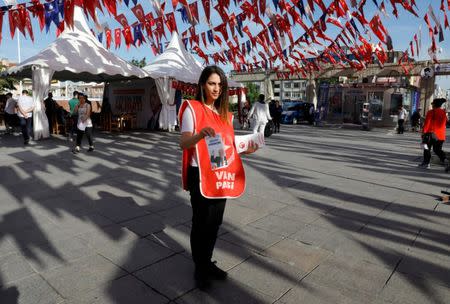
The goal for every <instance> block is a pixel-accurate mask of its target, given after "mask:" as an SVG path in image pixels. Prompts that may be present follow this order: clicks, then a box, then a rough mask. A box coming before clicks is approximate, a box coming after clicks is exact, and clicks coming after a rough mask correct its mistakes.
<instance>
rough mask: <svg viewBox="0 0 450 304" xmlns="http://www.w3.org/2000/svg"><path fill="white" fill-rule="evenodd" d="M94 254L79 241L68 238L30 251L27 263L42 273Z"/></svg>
mask: <svg viewBox="0 0 450 304" xmlns="http://www.w3.org/2000/svg"><path fill="white" fill-rule="evenodd" d="M94 253H95V252H94V251H93V250H92V249H91V248H89V247H88V246H87V245H86V244H84V243H83V242H82V241H81V240H80V239H77V238H70V239H67V240H62V241H56V242H51V243H48V244H42V245H41V246H40V247H39V249H37V250H32V255H31V254H30V255H29V256H27V261H28V263H30V265H31V266H32V267H33V269H35V270H36V271H37V272H42V271H46V270H50V269H53V268H57V267H61V266H64V265H67V264H68V263H70V262H72V261H74V260H77V259H79V258H82V257H86V256H90V255H93V254H94Z"/></svg>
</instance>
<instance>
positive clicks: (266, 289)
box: [229, 256, 306, 299]
mask: <svg viewBox="0 0 450 304" xmlns="http://www.w3.org/2000/svg"><path fill="white" fill-rule="evenodd" d="M305 274H306V273H305V272H304V271H302V270H300V269H298V268H295V267H291V266H290V265H288V264H285V263H282V262H279V261H277V260H274V259H271V258H267V257H262V256H253V257H251V258H249V259H248V260H246V261H245V262H244V263H242V264H240V265H238V266H236V267H235V268H233V269H232V270H231V271H230V272H229V275H230V276H231V277H232V278H233V279H234V280H236V281H238V282H239V283H240V284H245V285H248V286H250V287H251V288H254V289H256V290H257V291H259V292H261V293H263V294H265V295H268V296H270V297H271V298H273V299H277V298H279V297H281V296H282V295H283V294H284V293H286V292H287V291H288V290H289V289H290V288H292V287H293V286H295V285H296V284H298V282H299V281H300V279H301V278H302V277H303V276H304V275H305Z"/></svg>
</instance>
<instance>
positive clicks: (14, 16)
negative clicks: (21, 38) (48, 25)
mask: <svg viewBox="0 0 450 304" xmlns="http://www.w3.org/2000/svg"><path fill="white" fill-rule="evenodd" d="M8 18H9V31H10V33H11V38H14V35H15V33H16V28H18V29H19V30H20V31H21V32H22V33H23V26H22V24H21V20H20V13H19V10H18V9H11V10H9V12H8Z"/></svg>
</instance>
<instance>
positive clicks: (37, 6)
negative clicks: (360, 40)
mask: <svg viewBox="0 0 450 304" xmlns="http://www.w3.org/2000/svg"><path fill="white" fill-rule="evenodd" d="M32 3H33V5H32V6H30V7H29V8H28V10H29V11H30V12H31V13H32V14H33V17H36V16H37V17H38V20H39V28H40V29H41V31H42V30H43V29H44V26H45V9H44V5H43V4H41V3H39V0H33V1H32Z"/></svg>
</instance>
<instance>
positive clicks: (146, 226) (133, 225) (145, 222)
mask: <svg viewBox="0 0 450 304" xmlns="http://www.w3.org/2000/svg"><path fill="white" fill-rule="evenodd" d="M120 225H121V226H123V227H127V228H128V229H129V230H131V231H133V232H134V233H136V234H138V235H139V236H142V237H145V236H148V235H150V234H152V233H156V232H159V231H162V230H164V228H165V226H166V225H165V224H164V219H163V217H162V216H160V215H157V214H148V215H144V216H142V217H139V218H136V219H132V220H130V221H127V222H122V223H120Z"/></svg>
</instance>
